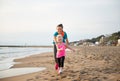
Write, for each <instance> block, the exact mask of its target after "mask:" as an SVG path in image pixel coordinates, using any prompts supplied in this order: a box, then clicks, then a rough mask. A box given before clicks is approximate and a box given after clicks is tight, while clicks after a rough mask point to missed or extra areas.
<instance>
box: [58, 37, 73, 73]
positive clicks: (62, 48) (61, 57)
mask: <svg viewBox="0 0 120 81" xmlns="http://www.w3.org/2000/svg"><path fill="white" fill-rule="evenodd" d="M56 47H57V54H56V58H57V62H58V67H59V68H58V69H59V71H58V73H59V74H61V73H62V69H63V67H64V60H65V49H66V48H68V49H70V50H72V51H75V50H74V49H72V48H70V47H69V46H68V45H66V44H65V43H64V42H63V37H62V35H57V44H56Z"/></svg>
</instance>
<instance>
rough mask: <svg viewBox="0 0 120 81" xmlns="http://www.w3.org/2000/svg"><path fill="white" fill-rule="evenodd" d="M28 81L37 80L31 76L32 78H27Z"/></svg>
mask: <svg viewBox="0 0 120 81" xmlns="http://www.w3.org/2000/svg"><path fill="white" fill-rule="evenodd" d="M26 81H35V79H33V78H31V79H27V80H26Z"/></svg>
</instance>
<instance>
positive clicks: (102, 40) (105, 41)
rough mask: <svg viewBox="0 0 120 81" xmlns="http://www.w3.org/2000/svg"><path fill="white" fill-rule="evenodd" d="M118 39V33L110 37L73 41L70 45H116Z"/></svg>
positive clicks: (119, 34)
mask: <svg viewBox="0 0 120 81" xmlns="http://www.w3.org/2000/svg"><path fill="white" fill-rule="evenodd" d="M118 39H120V31H118V32H114V33H112V34H110V35H100V36H98V37H95V38H92V39H84V40H80V41H74V42H71V43H70V44H71V45H77V46H79V45H85V44H92V45H93V44H96V42H97V43H99V44H101V45H114V46H115V45H116V44H117V42H118Z"/></svg>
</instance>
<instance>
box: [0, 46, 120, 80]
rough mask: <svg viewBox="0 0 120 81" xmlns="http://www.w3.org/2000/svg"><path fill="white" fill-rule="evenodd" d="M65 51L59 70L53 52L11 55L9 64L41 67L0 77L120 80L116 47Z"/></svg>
mask: <svg viewBox="0 0 120 81" xmlns="http://www.w3.org/2000/svg"><path fill="white" fill-rule="evenodd" d="M74 48H75V49H76V50H77V51H76V52H71V51H67V54H66V58H65V66H64V71H63V73H62V74H58V73H57V71H56V70H55V69H54V63H55V62H54V59H53V52H48V53H42V54H38V55H32V56H29V57H25V58H21V59H15V60H14V61H15V62H20V63H18V64H15V65H14V66H13V67H12V68H25V67H45V68H46V69H45V70H43V71H38V72H34V73H29V74H24V75H20V76H14V77H9V78H2V79H0V81H120V47H115V46H111V47H110V46H104V47H100V46H93V47H74Z"/></svg>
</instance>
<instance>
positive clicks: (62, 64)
mask: <svg viewBox="0 0 120 81" xmlns="http://www.w3.org/2000/svg"><path fill="white" fill-rule="evenodd" d="M64 60H65V56H63V57H62V58H61V67H62V68H63V67H64Z"/></svg>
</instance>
